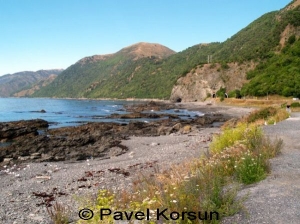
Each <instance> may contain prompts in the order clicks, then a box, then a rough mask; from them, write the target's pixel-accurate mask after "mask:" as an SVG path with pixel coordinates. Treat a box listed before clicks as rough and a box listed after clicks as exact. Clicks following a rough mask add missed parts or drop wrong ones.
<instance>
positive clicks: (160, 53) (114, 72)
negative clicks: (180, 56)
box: [34, 43, 175, 98]
mask: <svg viewBox="0 0 300 224" xmlns="http://www.w3.org/2000/svg"><path fill="white" fill-rule="evenodd" d="M174 53H175V52H174V51H172V50H171V49H169V48H167V47H164V46H162V45H160V44H150V43H138V44H134V45H132V46H129V47H126V48H123V49H122V50H120V51H118V52H116V53H114V54H109V55H95V56H91V57H86V58H83V59H81V60H79V61H78V62H77V63H75V64H74V65H72V66H70V67H69V68H67V69H66V70H65V71H64V72H63V73H62V74H61V75H60V76H59V77H58V78H57V79H56V80H54V81H53V82H52V83H51V84H50V85H49V86H46V87H44V88H42V89H41V90H40V91H37V92H36V93H35V94H34V96H50V97H95V98H96V97H118V98H122V92H120V91H117V92H116V93H115V94H114V90H115V89H116V88H117V89H118V88H123V87H124V86H126V85H127V84H128V83H129V82H130V80H131V79H133V77H134V76H135V73H136V72H137V71H138V70H139V69H140V67H141V66H142V65H143V66H144V65H145V64H147V63H148V64H156V63H159V62H160V61H162V60H163V59H164V58H166V57H168V56H170V55H172V54H174ZM127 89H128V91H129V92H130V88H127Z"/></svg>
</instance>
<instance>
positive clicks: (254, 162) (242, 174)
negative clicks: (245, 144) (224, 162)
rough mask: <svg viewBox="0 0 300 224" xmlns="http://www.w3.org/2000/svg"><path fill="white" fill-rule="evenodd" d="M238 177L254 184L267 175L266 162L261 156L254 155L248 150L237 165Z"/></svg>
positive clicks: (245, 182) (243, 181)
mask: <svg viewBox="0 0 300 224" xmlns="http://www.w3.org/2000/svg"><path fill="white" fill-rule="evenodd" d="M235 169H236V174H237V178H238V180H239V181H241V182H242V183H244V184H252V183H255V182H258V181H260V180H263V179H264V178H265V177H266V170H267V167H266V164H265V160H264V159H263V158H261V156H259V155H258V156H253V155H252V154H251V152H250V151H247V152H246V153H245V154H244V155H243V157H241V160H240V161H239V162H238V163H237V164H236V165H235Z"/></svg>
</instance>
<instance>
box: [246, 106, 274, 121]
mask: <svg viewBox="0 0 300 224" xmlns="http://www.w3.org/2000/svg"><path fill="white" fill-rule="evenodd" d="M276 112H277V110H276V108H274V107H267V108H263V109H261V110H257V111H254V112H252V113H251V114H250V115H249V116H248V118H247V122H249V123H252V122H255V121H257V120H260V119H264V120H266V119H267V118H268V117H270V116H273V115H275V114H276Z"/></svg>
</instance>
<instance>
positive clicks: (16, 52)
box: [0, 0, 291, 75]
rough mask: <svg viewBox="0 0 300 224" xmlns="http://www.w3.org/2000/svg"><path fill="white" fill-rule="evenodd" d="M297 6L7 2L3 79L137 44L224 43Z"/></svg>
mask: <svg viewBox="0 0 300 224" xmlns="http://www.w3.org/2000/svg"><path fill="white" fill-rule="evenodd" d="M289 2H291V0H251V1H250V0H248V1H246V0H0V75H4V74H8V73H15V72H19V71H36V70H40V69H53V68H64V69H65V68H67V67H69V66H70V65H72V64H74V63H75V62H77V61H78V60H79V59H81V58H83V57H85V56H91V55H95V54H108V53H114V52H117V51H118V50H120V49H122V48H124V47H127V46H129V45H132V44H135V43H138V42H150V43H160V44H162V45H165V46H167V47H169V48H171V49H172V50H175V51H177V52H179V51H182V50H184V49H186V48H188V47H191V46H193V45H195V44H199V43H208V42H215V41H219V42H223V41H225V40H226V39H227V38H230V37H231V36H232V35H234V34H235V33H236V32H238V31H239V30H241V29H242V28H244V27H245V26H247V25H248V24H249V23H251V22H252V21H253V20H255V19H257V18H258V17H260V16H262V15H263V14H265V13H267V12H270V11H274V10H279V9H281V8H283V7H284V6H286V5H287V4H288V3H289Z"/></svg>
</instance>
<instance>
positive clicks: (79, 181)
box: [0, 103, 251, 224]
mask: <svg viewBox="0 0 300 224" xmlns="http://www.w3.org/2000/svg"><path fill="white" fill-rule="evenodd" d="M185 106H186V105H185ZM199 106H200V107H207V113H210V114H211V115H212V116H214V115H216V114H219V113H224V114H227V115H235V116H236V117H240V116H243V115H245V114H247V113H249V112H250V111H251V109H250V108H244V109H242V108H240V107H239V108H236V107H224V106H221V107H219V106H213V107H211V106H206V105H203V104H202V105H199V103H198V104H197V105H195V104H189V107H190V108H194V109H195V110H197V109H199ZM146 130H147V129H146ZM219 132H220V128H219V127H213V126H212V125H209V126H208V127H206V126H203V127H202V126H199V125H198V126H192V127H191V129H190V130H189V131H188V132H187V133H181V132H174V133H170V134H168V135H166V134H164V135H158V136H151V135H150V136H147V135H141V136H139V135H136V136H134V135H129V137H127V138H126V139H123V140H121V142H120V144H121V145H123V146H125V147H127V148H128V150H126V151H125V153H122V154H121V155H119V156H115V155H116V154H115V153H118V152H119V151H118V150H119V148H118V147H112V151H111V153H112V155H111V156H110V158H109V159H102V158H101V157H100V158H93V159H85V160H82V161H60V162H59V161H57V162H41V163H36V162H24V163H20V164H18V165H15V166H12V167H5V169H4V170H2V171H0V176H1V180H2V181H1V183H0V187H1V189H3V190H2V191H1V193H0V195H1V197H0V204H1V209H0V220H1V221H2V222H3V223H33V224H38V223H49V224H50V223H51V222H50V218H49V216H48V214H47V211H46V206H47V203H49V204H54V203H55V202H58V203H61V204H62V205H65V206H66V207H69V209H70V212H71V217H72V219H73V222H75V221H76V220H77V219H78V217H77V214H78V211H79V206H80V205H81V206H82V204H80V201H82V200H83V199H84V198H86V197H87V195H90V197H95V196H96V194H97V192H98V190H99V189H102V188H110V189H112V190H115V191H119V190H121V189H124V188H125V187H130V186H131V184H132V181H133V180H134V179H135V178H137V177H138V175H140V174H141V173H143V174H144V175H149V174H151V173H153V172H157V170H160V171H163V170H164V169H167V168H168V167H170V166H172V165H174V164H177V163H182V162H184V161H186V160H190V159H193V158H198V157H199V156H200V155H201V154H202V153H204V152H206V150H207V149H208V145H209V143H210V142H211V140H212V137H213V135H214V134H216V133H219ZM87 148H88V147H87ZM75 198H77V199H75ZM78 198H79V199H78ZM71 205H72V206H71Z"/></svg>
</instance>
